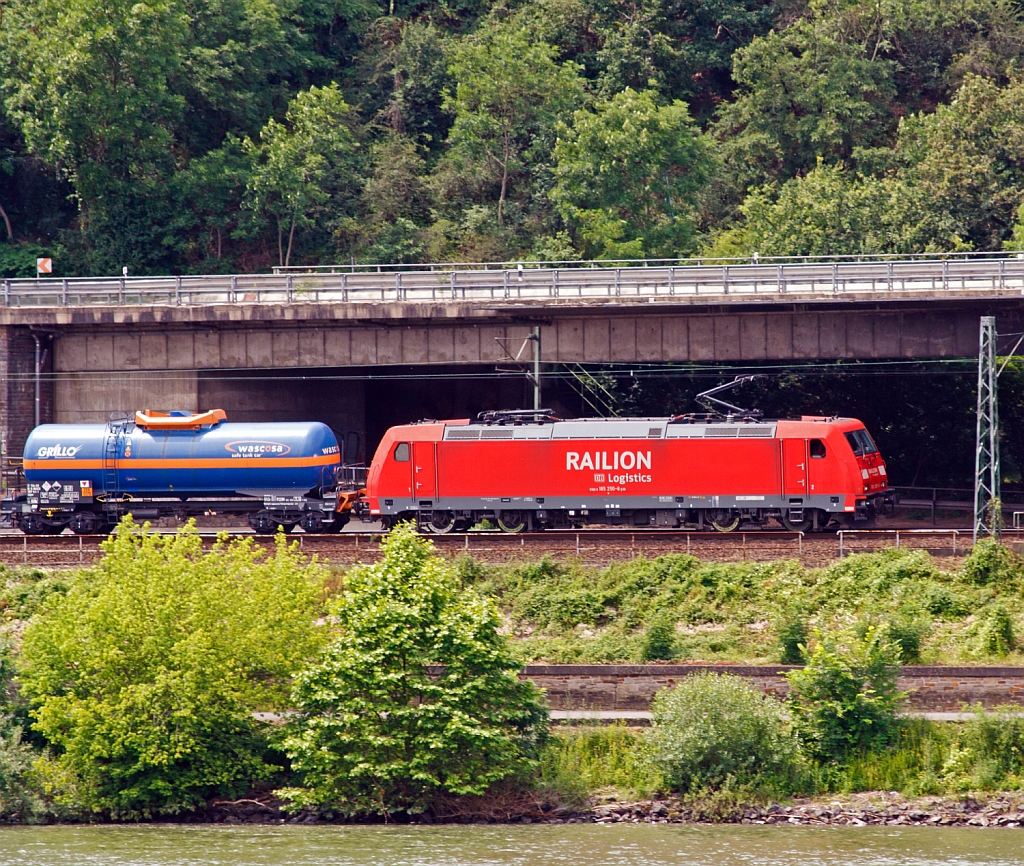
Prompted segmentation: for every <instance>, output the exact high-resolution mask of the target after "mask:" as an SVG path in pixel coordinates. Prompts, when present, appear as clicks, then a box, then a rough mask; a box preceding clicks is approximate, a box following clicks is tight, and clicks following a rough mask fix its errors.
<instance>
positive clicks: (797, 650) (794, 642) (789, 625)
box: [776, 611, 810, 665]
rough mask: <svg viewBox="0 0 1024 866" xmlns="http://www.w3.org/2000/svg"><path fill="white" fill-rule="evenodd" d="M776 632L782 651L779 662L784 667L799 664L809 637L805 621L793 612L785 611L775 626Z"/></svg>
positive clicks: (802, 658)
mask: <svg viewBox="0 0 1024 866" xmlns="http://www.w3.org/2000/svg"><path fill="white" fill-rule="evenodd" d="M776 631H777V633H778V638H779V648H780V649H781V651H782V652H781V658H780V659H779V660H780V661H781V662H782V664H784V665H798V664H800V663H801V662H802V661H803V660H804V648H805V647H806V646H807V638H808V637H809V635H810V630H809V629H808V627H807V620H806V619H805V618H804V617H803V616H801V615H799V614H797V613H794V612H793V611H787V612H786V615H785V616H784V617H783V618H782V619H781V620H780V621H779V623H778V625H777V626H776Z"/></svg>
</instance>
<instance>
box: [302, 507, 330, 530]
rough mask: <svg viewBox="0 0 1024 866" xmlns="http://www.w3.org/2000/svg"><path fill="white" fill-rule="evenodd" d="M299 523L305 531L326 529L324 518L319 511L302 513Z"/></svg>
mask: <svg viewBox="0 0 1024 866" xmlns="http://www.w3.org/2000/svg"><path fill="white" fill-rule="evenodd" d="M299 525H300V526H301V527H302V529H303V531H304V532H312V533H320V532H323V531H324V518H323V516H322V515H321V514H320V512H318V511H310V512H308V513H306V514H303V515H302V520H300V521H299Z"/></svg>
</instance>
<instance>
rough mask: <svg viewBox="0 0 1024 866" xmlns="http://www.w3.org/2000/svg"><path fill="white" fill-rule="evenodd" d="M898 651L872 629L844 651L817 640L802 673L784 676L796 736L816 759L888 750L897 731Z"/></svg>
mask: <svg viewBox="0 0 1024 866" xmlns="http://www.w3.org/2000/svg"><path fill="white" fill-rule="evenodd" d="M898 665H899V650H898V648H897V647H896V645H895V644H894V643H892V642H891V641H890V640H889V639H888V637H887V636H886V634H885V633H884V631H881V630H876V629H874V628H869V629H868V630H867V632H866V634H865V635H864V636H863V637H862V638H856V637H854V636H851V637H850V640H849V644H848V645H846V646H844V645H843V644H841V643H840V641H839V640H837V639H836V638H835V637H834V636H830V635H824V634H822V633H820V632H819V633H818V634H817V645H816V646H815V647H814V649H813V651H812V652H811V653H810V656H809V658H808V660H807V665H806V666H805V667H804V668H803V669H802V670H798V671H790V672H789V673H788V674H786V678H787V679H788V680H789V683H790V686H791V688H792V692H791V699H790V703H791V706H792V709H793V714H794V717H795V720H796V726H797V730H798V731H799V732H800V734H801V737H802V739H803V741H804V742H805V743H806V745H807V747H808V749H809V750H810V752H811V754H812V755H814V757H816V758H818V759H820V760H835V759H839V758H844V757H846V756H847V755H850V754H851V753H854V752H858V751H863V750H870V749H877V748H881V747H883V746H885V745H887V744H888V743H889V742H890V740H891V739H892V737H893V735H894V734H895V732H896V730H897V729H898V719H897V717H896V712H897V709H898V708H899V702H900V700H901V698H902V695H901V694H900V693H899V692H898V691H897V689H896V680H897V677H898V676H899V667H898Z"/></svg>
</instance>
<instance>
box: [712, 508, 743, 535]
mask: <svg viewBox="0 0 1024 866" xmlns="http://www.w3.org/2000/svg"><path fill="white" fill-rule="evenodd" d="M708 520H709V522H710V523H711V525H712V526H713V527H714V528H715V529H717V530H718V531H719V532H733V531H735V530H736V529H738V528H739V525H740V516H739V514H738V513H737V512H735V511H726V510H724V509H723V510H721V511H712V512H711V514H710V516H709V518H708Z"/></svg>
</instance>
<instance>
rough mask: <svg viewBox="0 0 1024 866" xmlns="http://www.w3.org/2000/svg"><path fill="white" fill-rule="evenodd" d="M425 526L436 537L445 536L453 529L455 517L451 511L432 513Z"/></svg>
mask: <svg viewBox="0 0 1024 866" xmlns="http://www.w3.org/2000/svg"><path fill="white" fill-rule="evenodd" d="M426 526H427V529H429V530H430V531H431V532H433V533H436V534H437V535H446V534H447V533H449V532H451V531H452V530H453V529H454V528H455V515H454V514H453V513H452V512H451V511H432V512H430V520H428V521H427V523H426Z"/></svg>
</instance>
